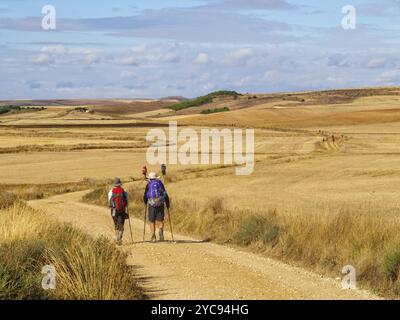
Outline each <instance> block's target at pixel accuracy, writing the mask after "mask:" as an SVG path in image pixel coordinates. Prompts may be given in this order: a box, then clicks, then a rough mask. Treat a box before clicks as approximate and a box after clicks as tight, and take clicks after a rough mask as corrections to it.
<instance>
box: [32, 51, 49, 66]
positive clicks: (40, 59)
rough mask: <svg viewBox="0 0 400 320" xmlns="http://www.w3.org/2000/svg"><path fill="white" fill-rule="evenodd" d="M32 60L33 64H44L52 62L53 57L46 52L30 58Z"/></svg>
mask: <svg viewBox="0 0 400 320" xmlns="http://www.w3.org/2000/svg"><path fill="white" fill-rule="evenodd" d="M32 62H33V63H34V64H39V65H45V64H50V63H53V62H54V59H52V58H51V57H50V56H49V55H48V54H44V53H42V54H39V55H38V56H36V57H34V58H33V59H32Z"/></svg>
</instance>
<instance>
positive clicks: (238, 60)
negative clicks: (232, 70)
mask: <svg viewBox="0 0 400 320" xmlns="http://www.w3.org/2000/svg"><path fill="white" fill-rule="evenodd" d="M253 55H254V51H253V49H252V48H240V49H239V50H236V51H234V52H231V53H230V54H228V56H227V58H226V60H225V61H226V63H228V64H234V65H245V64H246V63H247V62H248V61H249V60H250V59H251V58H252V57H253Z"/></svg>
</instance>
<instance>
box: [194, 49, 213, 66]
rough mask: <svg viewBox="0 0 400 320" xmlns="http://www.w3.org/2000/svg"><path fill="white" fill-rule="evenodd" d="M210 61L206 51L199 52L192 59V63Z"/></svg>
mask: <svg viewBox="0 0 400 320" xmlns="http://www.w3.org/2000/svg"><path fill="white" fill-rule="evenodd" d="M209 62H210V57H209V55H208V54H207V53H204V52H200V53H199V54H198V55H197V57H196V59H195V60H194V63H196V64H207V63H209Z"/></svg>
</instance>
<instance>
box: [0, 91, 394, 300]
mask: <svg viewBox="0 0 400 320" xmlns="http://www.w3.org/2000/svg"><path fill="white" fill-rule="evenodd" d="M143 103H144V102H143ZM143 103H142V104H141V105H140V107H138V108H137V109H135V108H134V107H132V104H130V106H131V109H130V111H129V112H128V113H126V112H122V111H119V112H118V110H123V109H124V108H123V106H124V104H123V103H122V102H121V103H120V104H116V103H115V101H114V102H113V104H112V106H109V107H106V106H104V105H103V106H101V107H98V106H97V107H92V109H91V108H90V107H89V109H91V110H93V112H92V113H87V114H86V113H79V114H78V113H77V112H75V111H71V110H72V109H71V108H74V107H71V106H64V107H49V108H48V109H46V110H43V111H34V112H31V113H30V112H23V113H14V114H5V115H3V116H0V121H1V122H0V185H7V186H10V185H11V186H12V187H13V188H14V189H15V188H18V185H22V184H24V185H41V184H49V183H54V184H60V185H62V184H65V183H70V184H74V183H78V182H80V181H82V180H83V179H91V180H94V181H104V180H107V179H111V178H113V177H114V176H120V177H121V178H122V179H123V180H125V181H126V182H133V183H132V184H131V185H130V188H132V190H133V191H132V192H133V193H137V194H138V195H139V194H140V193H141V192H143V190H142V189H143V188H144V183H143V182H141V179H142V177H141V168H142V166H143V165H146V150H147V147H148V142H146V140H145V137H146V133H147V132H148V130H150V129H151V128H153V127H155V126H157V127H158V126H160V125H167V124H168V121H170V120H176V121H178V125H181V126H189V127H193V128H194V129H196V130H200V129H201V128H202V127H216V128H223V127H228V128H234V127H236V128H255V160H256V163H255V170H254V173H253V174H252V175H250V176H236V175H235V170H234V167H232V166H223V165H214V166H212V165H209V166H207V165H179V164H178V165H171V166H168V175H167V180H166V186H167V190H168V192H169V194H170V196H171V198H172V205H173V210H175V211H176V217H177V220H176V223H177V228H178V229H179V230H181V231H182V232H187V233H192V234H195V235H198V236H201V237H210V238H212V239H213V240H215V241H219V242H224V243H232V244H235V245H243V244H245V245H246V246H249V248H250V249H252V250H256V251H261V252H263V253H264V254H267V255H270V256H274V257H277V258H280V259H283V260H286V261H290V262H292V263H295V264H299V265H302V266H305V267H307V268H311V269H317V270H320V271H321V270H322V271H323V272H326V273H328V274H330V273H334V274H337V272H340V271H338V270H341V268H342V266H344V265H345V264H352V265H354V266H355V267H356V269H358V270H359V275H360V279H361V281H362V283H363V284H364V285H366V286H368V287H371V288H373V289H376V290H378V291H379V292H384V293H385V294H387V295H389V296H392V295H396V294H398V288H397V286H398V283H397V276H398V273H399V272H400V253H399V252H400V237H399V235H398V234H399V233H398V231H397V230H398V229H399V228H400V215H399V214H400V209H399V202H400V198H399V195H398V190H399V188H400V151H399V149H398V147H399V142H400V89H398V88H390V89H384V88H379V89H365V90H343V91H339V90H337V91H332V92H330V91H327V92H320V93H314V92H309V93H288V94H277V95H256V96H255V97H253V95H243V96H240V97H239V99H237V100H229V99H217V100H215V101H214V102H213V103H212V104H211V105H207V106H204V107H199V108H197V107H194V108H189V109H186V110H183V111H178V112H174V111H171V110H168V109H163V108H161V107H162V106H164V105H161V104H157V103H153V104H152V105H151V108H149V110H148V111H146V108H145V107H144V106H143ZM102 104H106V102H102ZM44 106H45V105H44ZM113 106H114V109H113ZM219 106H221V107H225V106H227V107H229V108H230V111H229V112H221V113H215V114H209V115H204V114H200V111H201V110H204V109H205V108H215V107H219ZM57 108H60V109H57ZM115 110H117V111H115ZM332 135H334V136H335V141H334V142H333V141H332ZM149 169H153V170H158V169H159V168H158V167H157V166H149ZM89 187H90V186H89ZM89 187H88V189H89ZM134 199H135V200H136V201H140V196H136V197H135V198H134ZM138 210H139V209H138ZM219 215H220V216H219ZM249 217H255V218H257V219H260V220H257V221H259V222H260V223H261V224H262V223H265V224H266V225H267V224H269V223H271V224H272V225H273V226H276V228H277V229H273V230H276V232H277V234H276V236H274V237H273V241H266V242H263V241H261V240H260V239H259V238H257V237H256V238H254V239H253V238H251V237H250V238H249V239H250V240H248V241H247V240H243V241H233V240H232V239H231V238H232V237H234V236H235V235H236V236H238V234H239V235H241V238H240V237H239V236H238V237H239V238H240V239H243V237H244V238H246V237H245V236H244V235H243V233H240V232H245V231H243V230H242V229H241V226H243V225H249V229H250V231H249V232H252V231H251V230H253V229H252V226H251V223H252V222H251V221H250V220H249ZM271 221H272V222H271ZM210 224H211V225H210ZM212 226H215V227H212ZM268 230H269V231H268V232H270V231H271V230H270V229H268ZM253 231H254V232H255V233H257V232H264V231H265V230H261V231H260V230H253ZM265 232H266V231H265ZM246 239H247V238H246ZM398 253H399V254H398ZM335 272H336V273H335ZM399 285H400V284H399ZM399 289H400V286H399Z"/></svg>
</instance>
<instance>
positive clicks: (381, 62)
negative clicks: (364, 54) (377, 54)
mask: <svg viewBox="0 0 400 320" xmlns="http://www.w3.org/2000/svg"><path fill="white" fill-rule="evenodd" d="M385 64H386V59H378V58H373V59H371V60H369V61H368V63H367V68H371V69H375V68H381V67H384V66H385Z"/></svg>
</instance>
